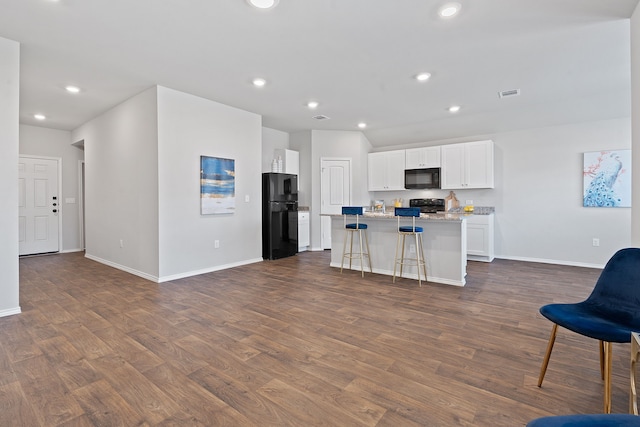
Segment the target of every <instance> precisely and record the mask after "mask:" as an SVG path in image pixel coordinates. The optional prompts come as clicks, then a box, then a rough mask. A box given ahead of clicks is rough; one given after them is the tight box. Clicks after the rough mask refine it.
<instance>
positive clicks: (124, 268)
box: [84, 254, 158, 283]
mask: <svg viewBox="0 0 640 427" xmlns="http://www.w3.org/2000/svg"><path fill="white" fill-rule="evenodd" d="M84 256H85V258H89V259H91V260H93V261H96V262H99V263H100V264H105V265H108V266H109V267H113V268H117V269H118V270H122V271H126V272H127V273H130V274H133V275H135V276H138V277H142V278H143V279H147V280H151V281H152V282H156V283H158V277H156V276H153V275H151V274H147V273H144V272H142V271H138V270H135V269H133V268H130V267H127V266H125V265H120V264H118V263H115V262H112V261H107V260H106V259H102V258H99V257H97V256H94V255H91V254H85V255H84Z"/></svg>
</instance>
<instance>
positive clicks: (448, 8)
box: [438, 2, 462, 18]
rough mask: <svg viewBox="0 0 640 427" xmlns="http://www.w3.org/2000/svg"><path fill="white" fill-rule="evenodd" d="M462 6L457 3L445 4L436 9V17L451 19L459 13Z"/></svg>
mask: <svg viewBox="0 0 640 427" xmlns="http://www.w3.org/2000/svg"><path fill="white" fill-rule="evenodd" d="M461 7H462V5H461V4H460V3H457V2H453V3H446V4H445V5H444V6H442V7H441V8H440V9H438V15H440V17H442V18H452V17H454V16H456V15H457V14H458V12H460V8H461Z"/></svg>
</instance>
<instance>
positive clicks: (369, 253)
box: [364, 232, 373, 273]
mask: <svg viewBox="0 0 640 427" xmlns="http://www.w3.org/2000/svg"><path fill="white" fill-rule="evenodd" d="M364 241H365V243H366V244H367V259H369V271H370V272H371V273H373V267H372V266H371V252H370V251H369V237H367V233H366V232H365V233H364Z"/></svg>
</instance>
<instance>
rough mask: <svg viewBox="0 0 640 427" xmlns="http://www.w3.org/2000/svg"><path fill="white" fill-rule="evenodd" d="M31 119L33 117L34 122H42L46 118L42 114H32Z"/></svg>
mask: <svg viewBox="0 0 640 427" xmlns="http://www.w3.org/2000/svg"><path fill="white" fill-rule="evenodd" d="M33 117H34V118H35V119H36V120H44V119H46V118H47V116H45V115H44V114H34V115H33Z"/></svg>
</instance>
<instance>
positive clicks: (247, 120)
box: [158, 87, 272, 281]
mask: <svg viewBox="0 0 640 427" xmlns="http://www.w3.org/2000/svg"><path fill="white" fill-rule="evenodd" d="M158 117H159V119H158V126H159V127H158V129H159V130H158V141H159V143H158V146H159V151H158V152H159V168H158V172H159V181H158V182H159V186H160V187H159V188H160V191H159V213H160V221H159V230H160V279H161V281H162V280H169V279H173V278H177V277H184V276H187V275H192V274H198V273H202V272H205V271H213V270H219V269H222V268H227V267H231V266H235V265H241V264H246V263H250V262H256V261H262V205H261V197H262V192H261V176H262V174H261V165H262V150H261V139H262V118H261V116H259V115H257V114H254V113H249V112H247V111H243V110H239V109H236V108H232V107H228V106H226V105H223V104H220V103H217V102H213V101H210V100H207V99H204V98H199V97H197V96H193V95H189V94H186V93H182V92H178V91H175V90H171V89H167V88H163V87H160V88H158ZM202 155H204V156H211V157H222V158H226V159H234V160H235V177H236V180H235V194H236V210H235V213H233V214H224V215H201V214H200V156H202ZM271 157H272V156H271ZM246 197H248V198H249V202H246V199H245V198H246ZM215 240H219V242H220V247H219V248H215V247H214V241H215Z"/></svg>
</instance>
